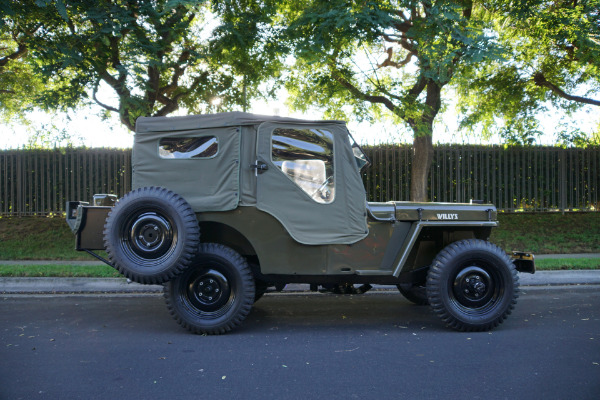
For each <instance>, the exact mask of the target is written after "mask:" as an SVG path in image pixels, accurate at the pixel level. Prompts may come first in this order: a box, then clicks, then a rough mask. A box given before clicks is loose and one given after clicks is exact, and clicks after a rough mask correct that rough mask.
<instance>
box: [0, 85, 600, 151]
mask: <svg viewBox="0 0 600 400" xmlns="http://www.w3.org/2000/svg"><path fill="white" fill-rule="evenodd" d="M282 97H283V98H285V93H284V94H283V95H282ZM448 108H449V109H450V107H448ZM100 111H101V109H100V107H99V106H95V105H94V106H90V107H89V108H86V109H81V110H78V111H77V112H71V113H69V115H66V114H65V115H63V114H45V113H42V112H38V113H34V114H32V120H33V121H34V124H33V127H30V128H28V127H25V126H23V125H19V124H0V131H1V132H2V134H1V135H0V149H10V148H23V147H27V144H28V143H29V141H30V140H31V139H30V137H31V135H32V132H43V131H44V126H51V125H55V126H56V127H58V128H59V129H61V130H64V131H65V132H66V133H67V134H68V136H69V137H70V138H71V141H72V144H73V146H85V147H112V148H131V147H132V145H133V133H132V132H130V131H129V130H128V129H127V128H125V127H124V126H123V125H122V124H121V123H120V121H119V119H118V117H117V116H116V115H114V113H113V115H112V116H111V117H109V118H108V119H106V120H103V119H102V118H100V117H99V116H98V113H99V112H100ZM249 111H250V112H253V113H257V114H266V115H280V116H285V117H294V118H304V119H312V120H315V119H317V120H318V119H322V116H321V113H320V112H319V110H317V109H315V110H312V111H309V112H307V113H304V114H302V113H297V112H290V111H289V110H288V108H287V106H286V105H285V104H284V102H283V101H271V102H265V101H256V102H253V103H252V104H251V108H250V110H249ZM171 115H185V113H184V112H182V111H180V112H179V113H175V114H171ZM560 116H562V112H559V111H556V110H555V111H551V112H549V113H547V114H546V115H540V116H539V119H540V120H541V121H542V130H543V131H544V132H546V133H547V134H545V135H544V136H543V137H541V138H539V140H538V141H537V144H540V145H551V144H553V143H554V142H555V138H554V135H553V134H554V131H555V126H556V125H557V124H558V121H559V117H560ZM572 118H573V119H575V120H577V121H578V125H579V127H580V128H581V129H582V130H584V131H586V132H588V133H589V132H592V131H593V130H594V129H596V128H597V127H598V125H599V123H600V113H599V112H598V107H593V106H588V107H586V108H584V109H582V110H581V111H580V112H578V113H576V114H575V115H573V117H572ZM436 121H437V123H436V126H435V128H434V137H433V140H434V143H457V144H500V143H502V140H501V138H499V137H495V138H494V137H493V138H490V139H489V140H483V139H481V138H478V137H472V136H470V137H464V136H462V135H460V134H456V131H457V129H456V128H457V126H458V116H457V115H456V114H453V113H452V112H449V111H447V112H446V113H445V114H443V115H438V117H437V119H436ZM348 128H349V130H350V132H351V133H352V135H353V137H354V138H355V139H356V140H357V141H358V142H359V143H361V144H378V143H397V142H402V143H410V142H411V141H412V137H411V133H410V132H409V131H408V130H407V129H406V128H405V127H403V126H395V125H394V124H392V123H391V122H387V123H386V122H383V123H377V124H374V125H370V124H368V123H357V122H355V121H349V122H348ZM38 143H39V142H38ZM64 144H65V142H56V141H50V142H46V143H45V145H46V147H54V146H55V145H56V146H58V147H60V146H61V145H64Z"/></svg>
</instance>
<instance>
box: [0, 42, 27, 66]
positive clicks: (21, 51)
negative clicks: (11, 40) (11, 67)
mask: <svg viewBox="0 0 600 400" xmlns="http://www.w3.org/2000/svg"><path fill="white" fill-rule="evenodd" d="M26 54H27V46H25V45H24V44H23V43H19V47H17V50H16V51H14V52H12V53H11V54H9V55H7V56H4V57H2V58H0V67H4V66H6V64H8V62H9V61H12V60H16V59H19V58H21V57H25V55H26Z"/></svg>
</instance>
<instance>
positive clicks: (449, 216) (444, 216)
mask: <svg viewBox="0 0 600 400" xmlns="http://www.w3.org/2000/svg"><path fill="white" fill-rule="evenodd" d="M437 217H438V219H458V214H438V215H437Z"/></svg>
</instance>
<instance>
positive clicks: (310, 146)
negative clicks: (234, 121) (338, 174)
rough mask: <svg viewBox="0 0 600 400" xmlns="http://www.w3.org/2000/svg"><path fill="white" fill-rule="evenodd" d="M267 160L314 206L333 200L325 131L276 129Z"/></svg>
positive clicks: (330, 156) (330, 157)
mask: <svg viewBox="0 0 600 400" xmlns="http://www.w3.org/2000/svg"><path fill="white" fill-rule="evenodd" d="M271 151H272V153H271V157H272V160H273V163H274V164H275V165H276V166H277V167H279V169H281V171H282V172H283V173H284V174H286V175H287V176H288V178H290V179H291V180H292V182H294V183H295V184H296V185H297V186H298V187H300V188H301V189H302V190H303V191H304V192H305V193H306V194H308V195H309V196H310V197H311V198H312V199H313V200H314V201H316V202H318V203H331V202H332V201H333V200H334V198H335V182H334V170H333V166H334V163H333V134H332V133H331V132H329V131H328V130H325V129H291V128H276V129H274V130H273V134H272V136H271Z"/></svg>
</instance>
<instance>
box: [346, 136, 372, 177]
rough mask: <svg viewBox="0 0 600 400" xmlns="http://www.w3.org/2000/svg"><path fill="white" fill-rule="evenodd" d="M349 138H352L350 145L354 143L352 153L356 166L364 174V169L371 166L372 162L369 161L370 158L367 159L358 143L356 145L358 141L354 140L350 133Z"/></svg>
mask: <svg viewBox="0 0 600 400" xmlns="http://www.w3.org/2000/svg"><path fill="white" fill-rule="evenodd" d="M348 136H349V137H350V143H352V152H353V153H354V159H355V160H356V165H358V170H359V171H361V172H362V170H363V169H365V168H367V167H368V166H369V165H371V160H369V157H367V155H366V154H365V152H364V151H363V150H362V149H361V147H360V146H359V145H358V143H356V140H354V138H353V137H352V134H351V133H350V132H348Z"/></svg>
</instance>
